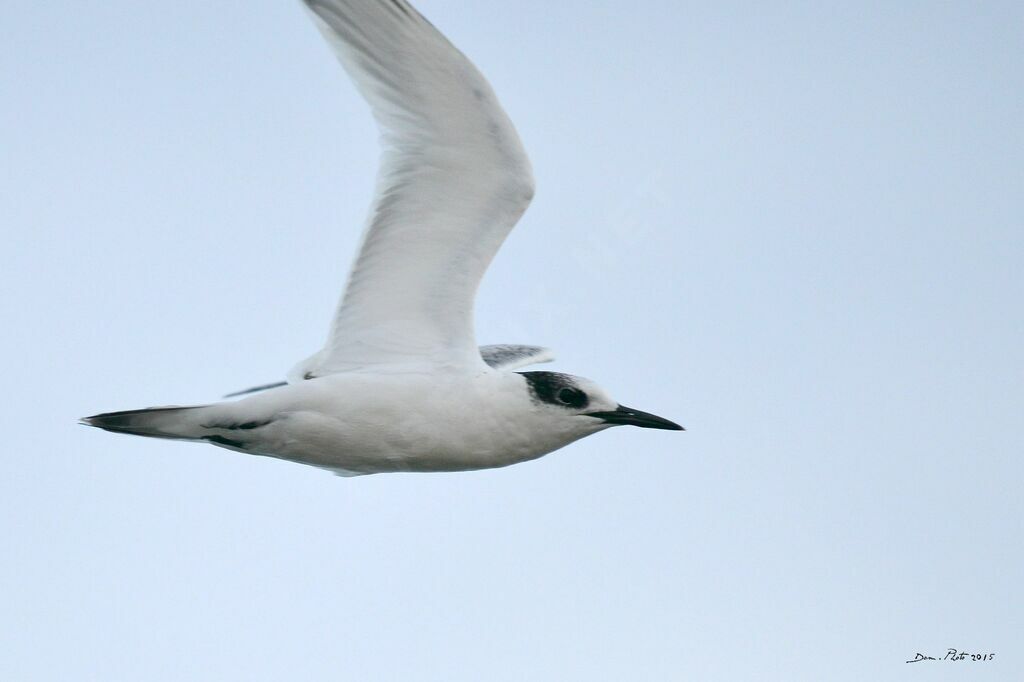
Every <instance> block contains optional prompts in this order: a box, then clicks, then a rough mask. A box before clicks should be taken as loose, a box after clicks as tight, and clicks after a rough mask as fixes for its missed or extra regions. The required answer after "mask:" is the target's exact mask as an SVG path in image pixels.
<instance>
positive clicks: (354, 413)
mask: <svg viewBox="0 0 1024 682" xmlns="http://www.w3.org/2000/svg"><path fill="white" fill-rule="evenodd" d="M305 3H306V5H307V7H308V8H309V9H310V10H311V12H312V14H313V17H314V21H315V22H316V24H317V26H318V28H319V29H320V30H321V32H322V33H323V34H324V35H325V36H326V37H327V39H328V42H329V43H330V44H331V46H332V47H333V48H334V51H335V53H336V55H337V56H338V58H339V60H340V61H341V63H342V65H343V66H344V67H345V69H346V71H348V73H349V75H350V76H351V77H352V79H353V81H354V82H355V83H356V85H357V86H358V87H359V90H360V92H361V93H362V94H363V96H364V97H365V98H366V99H367V101H368V102H369V103H370V105H371V108H372V110H373V113H374V116H375V118H376V120H377V123H378V126H379V127H380V128H381V131H382V133H383V135H382V139H383V142H384V154H383V157H382V165H381V171H380V174H379V178H378V188H377V195H376V197H375V199H374V202H373V205H372V208H371V212H370V218H369V223H368V226H367V229H366V231H365V233H364V236H363V243H362V245H361V247H360V251H359V255H358V257H357V259H356V261H355V264H354V265H353V268H352V272H351V274H350V276H349V281H348V284H347V286H346V289H345V293H344V295H343V297H342V300H341V303H340V305H339V307H338V310H337V312H336V314H335V317H334V321H333V323H332V325H331V332H330V335H329V337H328V340H327V343H326V344H325V345H324V348H323V349H321V350H320V351H318V352H317V353H315V354H313V355H312V356H311V357H309V358H307V359H306V360H305V361H303V362H301V363H299V365H297V366H296V367H295V368H294V369H293V371H292V372H291V373H290V374H289V376H288V383H281V384H273V385H269V386H264V387H260V388H259V389H252V391H250V392H254V393H253V395H249V396H248V397H245V398H243V399H241V400H237V401H233V402H222V403H217V404H214V405H204V406H197V407H170V408H150V409H145V410H130V411H125V412H111V413H106V414H100V415H95V416H93V417H87V418H86V419H85V420H84V421H85V423H87V424H90V425H92V426H97V427H100V428H103V429H106V430H108V431H115V432H121V433H131V434H135V435H142V436H150V437H156V438H172V439H180V440H192V441H204V442H208V443H212V444H214V445H218V446H220V447H224V448H228V449H231V450H236V451H239V452H245V453H249V454H255V455H264V456H269V457H276V458H280V459H286V460H290V461H294V462H300V463H303V464H310V465H314V466H318V467H322V468H326V469H330V470H333V471H335V472H336V473H339V474H342V475H360V474H371V473H382V472H392V471H460V470H469V469H483V468H492V467H501V466H507V465H509V464H515V463H517V462H522V461H526V460H530V459H535V458H537V457H540V456H541V455H544V454H546V453H548V452H551V451H552V450H556V449H558V448H560V447H562V446H564V445H567V444H569V443H571V442H573V441H575V440H577V439H579V438H582V437H584V436H587V435H590V434H592V433H596V432H597V431H601V430H603V429H605V428H608V427H609V426H612V425H615V424H634V425H637V426H645V427H651V428H662V429H679V428H681V427H679V426H677V425H676V424H673V423H672V422H669V421H667V420H665V419H661V418H660V417H655V416H654V415H650V414H647V413H644V412H639V411H637V410H632V409H630V408H625V407H622V406H621V405H619V404H618V403H616V402H615V401H614V400H612V399H611V398H610V397H609V396H608V395H607V394H606V393H605V392H604V391H603V390H602V389H600V388H599V387H598V386H596V385H595V384H594V383H593V382H591V381H589V380H586V379H582V378H579V377H573V376H570V375H566V374H558V373H554V372H515V371H512V370H515V369H517V368H519V367H523V366H526V365H529V364H533V363H536V362H546V361H548V360H550V359H551V354H550V352H549V351H547V350H546V349H543V348H539V347H535V346H515V345H506V346H485V347H483V348H479V349H478V348H477V346H476V341H475V335H474V331H473V301H474V298H475V294H476V289H477V287H478V285H479V281H480V278H481V277H482V276H483V274H484V271H485V270H486V268H487V266H488V265H489V264H490V261H491V259H492V258H493V256H494V254H495V253H496V252H497V250H498V248H499V247H500V246H501V243H502V241H504V239H505V237H506V236H507V234H508V232H509V230H511V229H512V227H513V226H514V225H515V223H516V221H518V219H519V217H520V216H521V215H522V213H523V211H525V210H526V207H527V205H528V204H529V202H530V199H531V198H532V196H533V177H532V172H531V169H530V164H529V160H528V159H527V157H526V153H525V151H524V150H523V148H522V145H521V144H520V142H519V137H518V135H517V134H516V131H515V128H514V127H513V126H512V123H511V122H510V121H509V120H508V117H507V116H506V115H505V112H504V111H503V110H502V108H501V106H500V105H499V103H498V101H497V98H496V97H495V95H494V93H493V91H492V90H491V88H490V86H489V85H488V83H487V82H486V80H484V78H483V76H481V75H480V73H479V72H478V71H477V70H476V68H475V67H474V66H473V65H472V64H471V63H470V62H469V60H468V59H466V58H465V56H463V55H462V53H460V52H459V51H458V50H456V49H455V48H454V47H452V45H451V44H450V43H449V42H448V41H447V40H446V39H445V38H444V36H442V35H441V34H440V33H439V32H438V31H437V29H435V28H434V27H433V26H432V25H431V24H430V23H429V22H428V21H426V20H425V19H424V18H423V17H422V16H420V15H419V13H418V12H416V10H415V9H413V8H412V6H411V5H409V4H408V2H406V1H405V0H305ZM243 393H245V392H243Z"/></svg>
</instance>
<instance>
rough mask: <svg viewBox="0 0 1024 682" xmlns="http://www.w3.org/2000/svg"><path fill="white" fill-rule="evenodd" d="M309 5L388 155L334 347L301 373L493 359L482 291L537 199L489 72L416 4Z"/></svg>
mask: <svg viewBox="0 0 1024 682" xmlns="http://www.w3.org/2000/svg"><path fill="white" fill-rule="evenodd" d="M305 3H306V5H307V6H308V7H309V9H310V10H311V11H312V13H313V16H314V19H315V22H316V24H317V26H318V27H319V29H320V30H321V32H322V33H323V34H324V35H325V36H326V38H327V40H328V42H329V43H330V45H331V47H332V48H333V49H334V52H335V53H336V55H337V56H338V59H339V60H340V61H341V63H342V65H343V66H344V67H345V70H346V71H347V72H348V74H349V75H350V76H351V78H352V80H353V81H354V82H355V84H356V86H357V87H358V89H359V91H360V93H361V94H362V95H363V97H364V98H365V99H366V100H367V102H368V103H369V104H370V107H371V109H372V110H373V114H374V117H375V119H376V121H377V124H378V127H379V128H380V131H381V139H382V144H383V153H382V157H381V166H380V171H379V175H378V182H377V189H376V194H375V197H374V199H373V202H372V205H371V208H370V215H369V218H368V222H367V226H366V229H365V232H364V234H363V239H362V244H361V246H360V249H359V253H358V256H357V257H356V260H355V263H354V264H353V266H352V270H351V273H350V275H349V279H348V283H347V286H346V288H345V292H344V295H343V296H342V299H341V302H340V304H339V306H338V309H337V312H336V314H335V317H334V321H333V323H332V325H331V330H330V334H329V336H328V339H327V342H326V344H325V346H324V348H323V349H322V350H321V351H319V352H318V353H316V354H315V355H314V356H312V357H311V358H309V359H308V360H306V361H305V362H304V363H301V364H300V366H299V367H298V368H297V369H296V372H295V374H298V375H301V376H314V377H315V376H323V375H325V374H330V373H333V372H338V371H346V370H353V369H359V368H363V367H368V366H380V365H402V366H422V365H430V366H434V367H437V366H446V367H453V366H455V367H457V366H467V367H471V366H474V365H476V364H479V362H480V355H479V353H477V346H476V343H475V341H474V332H473V301H474V297H475V294H476V289H477V286H478V284H479V281H480V278H481V277H482V276H483V273H484V271H485V270H486V268H487V266H488V265H489V264H490V262H491V259H492V258H493V256H494V254H495V252H496V251H497V250H498V248H499V247H500V245H501V243H502V242H503V241H504V239H505V237H506V236H507V234H508V232H509V231H510V230H511V229H512V227H513V226H514V225H515V223H516V221H517V220H518V219H519V217H520V215H522V213H523V211H524V210H525V209H526V206H527V205H528V203H529V201H530V199H531V197H532V195H533V179H532V174H531V170H530V165H529V160H528V159H527V157H526V153H525V152H524V151H523V148H522V146H521V144H520V141H519V137H518V135H517V134H516V131H515V129H514V128H513V126H512V123H511V122H510V121H509V119H508V117H507V116H506V114H505V112H504V111H503V110H502V108H501V105H500V104H499V103H498V100H497V98H496V97H495V95H494V93H493V91H492V90H491V88H490V86H489V85H488V83H487V81H486V80H484V78H483V76H481V75H480V73H479V72H478V71H477V70H476V68H475V67H474V66H473V65H472V63H470V62H469V60H468V59H466V57H465V56H463V55H462V53H461V52H459V51H458V50H457V49H455V48H454V47H453V46H452V45H451V43H449V42H448V41H447V39H445V37H444V36H442V35H441V34H440V33H439V32H438V31H437V29H435V28H434V27H433V26H432V25H431V24H430V23H429V22H428V21H427V20H426V19H424V18H423V17H422V16H420V14H419V13H418V12H417V11H416V10H415V9H413V8H412V7H411V6H410V5H409V4H408V3H407V2H405V1H404V0H305Z"/></svg>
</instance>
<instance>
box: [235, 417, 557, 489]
mask: <svg viewBox="0 0 1024 682" xmlns="http://www.w3.org/2000/svg"><path fill="white" fill-rule="evenodd" d="M261 435H262V438H261V440H262V441H263V442H262V443H260V444H259V446H258V447H255V448H254V450H255V451H258V452H259V454H263V455H267V456H271V457H277V458H280V459H286V460H290V461H293V462H300V463H303V464H310V465H313V466H317V467H321V468H325V469H330V470H332V471H334V472H335V473H338V474H340V475H342V476H359V475H364V474H375V473H385V472H400V471H410V472H412V471H417V472H431V471H469V470H474V469H490V468H495V467H504V466H508V465H510V464H516V463H519V462H525V461H527V460H531V459H536V458H537V457H540V456H542V455H545V454H547V453H549V452H551V451H552V450H556V449H558V448H560V447H562V446H564V445H567V444H568V443H570V442H572V441H573V440H575V438H574V437H573V438H566V437H564V436H561V435H560V434H551V435H549V436H548V437H544V436H539V435H538V434H537V433H536V432H531V431H525V432H524V431H522V430H521V429H518V430H517V429H513V428H511V427H509V426H505V425H502V424H499V423H487V422H486V421H483V422H478V423H476V424H472V425H466V424H462V425H459V428H451V427H448V428H445V427H440V426H438V425H437V424H428V423H424V422H421V421H411V422H407V423H402V424H394V423H392V424H382V423H375V422H372V421H368V420H367V421H361V420H341V419H337V418H333V417H328V416H325V415H323V414H318V413H313V412H298V413H292V414H290V415H288V417H287V418H285V419H281V420H279V421H277V422H275V423H273V424H271V425H269V426H267V427H266V433H265V434H261Z"/></svg>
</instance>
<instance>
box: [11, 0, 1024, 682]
mask: <svg viewBox="0 0 1024 682" xmlns="http://www.w3.org/2000/svg"><path fill="white" fill-rule="evenodd" d="M829 5H831V6H829ZM418 6H419V7H420V9H421V10H422V11H423V12H424V14H426V15H427V16H428V17H429V18H430V19H431V20H432V21H433V22H434V23H435V24H436V25H437V26H439V27H440V28H441V29H442V30H443V31H444V32H445V33H446V34H447V35H448V36H449V37H450V38H451V39H452V40H453V41H454V42H455V43H456V44H457V45H458V46H459V47H461V48H462V49H463V50H464V51H465V52H466V53H467V54H468V55H469V56H470V57H471V58H472V59H473V60H474V61H475V62H476V63H477V65H478V66H479V67H480V68H481V70H482V71H483V72H484V73H485V74H486V75H487V76H488V78H489V79H490V81H491V83H492V84H493V86H494V88H495V90H496V91H497V93H498V95H499V97H500V98H501V100H502V101H503V103H504V104H505V106H506V108H507V109H508V111H509V113H510V115H511V116H512V118H513V120H514V121H515V123H516V124H517V126H518V128H519V130H520V133H521V136H522V138H523V140H524V143H525V144H526V147H527V149H528V151H529V152H530V155H531V157H532V160H533V163H534V166H535V171H536V176H537V183H538V192H537V198H536V200H535V201H534V204H533V206H532V207H531V209H530V211H529V212H528V213H527V215H526V217H525V218H524V220H523V221H522V222H521V223H520V226H519V228H517V230H516V231H514V232H513V234H512V236H511V238H510V239H509V241H508V243H507V244H506V246H505V248H504V249H503V250H502V252H501V253H500V254H499V256H498V258H497V260H496V262H495V264H494V266H493V268H492V270H491V271H490V273H489V274H488V277H487V278H486V280H485V281H484V284H483V287H482V289H481V292H480V297H479V307H478V333H479V338H480V341H481V342H482V343H495V342H523V343H540V344H544V345H549V346H551V347H553V348H555V349H556V350H557V351H558V354H559V361H558V363H557V364H556V365H554V366H553V367H552V368H554V369H559V370H563V371H568V372H572V373H576V374H580V375H584V376H588V377H591V378H593V379H595V380H597V381H599V382H600V383H601V384H603V385H605V386H606V387H607V388H608V389H609V390H610V391H612V393H613V394H614V395H615V396H616V397H617V398H619V399H620V400H622V402H624V403H626V404H628V405H635V406H636V407H638V408H641V409H645V410H650V411H652V412H655V413H657V414H662V415H664V416H666V417H668V418H670V419H673V420H676V421H679V422H680V423H682V424H683V425H685V426H686V427H687V428H688V431H687V432H686V433H682V434H679V433H670V432H659V431H646V430H640V429H627V428H622V429H615V430H612V431H610V432H606V433H603V434H600V435H598V436H595V437H593V438H589V439H586V440H584V441H581V442H579V443H576V444H574V445H571V446H569V447H568V448H566V449H564V450H562V451H559V452H557V453H554V454H552V455H550V456H548V457H546V458H543V459H541V460H539V461H536V462H532V463H527V464H524V465H520V466H517V467H513V468H509V469H504V470H496V471H488V472H478V473H468V474H436V475H387V476H376V477H367V478H362V479H354V480H344V479H341V478H336V477H333V476H331V475H329V474H326V473H324V472H321V471H318V470H315V469H312V468H306V467H302V466H299V465H294V464H288V463H282V462H277V461H271V460H265V459H259V458H247V457H245V456H243V455H238V454H234V453H229V452H226V451H223V450H218V449H215V448H212V447H205V446H198V445H189V444H182V443H174V442H161V441H153V440H144V439H138V438H127V437H117V436H114V435H111V434H106V433H102V432H100V431H96V430H92V429H86V428H84V427H81V426H78V425H76V424H75V420H76V418H78V417H80V416H82V415H85V414H92V413H95V412H99V411H105V410H113V409H124V408H133V407H141V406H147V405H159V404H173V403H179V404H189V403H195V402H204V401H209V400H213V399H216V398H217V397H218V396H219V395H221V394H222V393H224V392H227V391H230V390H233V389H238V388H242V387H245V386H249V385H252V384H254V383H261V382H265V381H271V380H274V379H276V378H278V377H280V376H281V375H282V374H283V372H284V371H285V370H286V369H287V368H288V367H290V366H291V364H292V363H293V362H295V361H297V360H298V359H300V358H302V357H304V356H305V355H306V354H308V353H309V352H311V351H312V350H314V349H316V348H317V347H318V345H319V343H320V342H321V340H322V337H323V335H324V334H325V332H326V327H327V324H328V320H329V318H330V314H331V311H332V308H333V305H334V302H335V300H336V298H337V296H338V293H339V290H340V284H341V282H342V280H343V276H344V273H345V271H346V269H347V267H348V263H349V261H350V259H351V257H352V254H353V249H354V246H355V243H356V240H357V237H358V232H359V227H360V224H361V221H362V218H363V216H364V214H365V210H366V205H367V202H368V199H369V196H370V192H371V188H372V181H373V173H374V171H375V167H376V146H375V132H374V130H373V127H372V122H371V119H370V116H369V114H368V112H367V110H366V107H365V105H364V104H363V102H362V101H361V100H360V99H359V98H358V96H357V95H356V93H355V91H354V90H353V88H352V87H351V86H350V84H349V83H348V82H347V80H346V79H345V77H344V74H343V72H342V71H341V69H340V67H339V66H338V65H337V64H336V63H335V62H334V60H333V58H332V56H331V55H330V53H329V51H328V49H327V47H326V46H325V45H324V44H323V43H322V40H321V39H320V37H319V35H318V34H317V32H316V31H315V29H314V28H313V27H312V25H311V23H310V21H309V20H308V18H307V17H306V16H304V13H303V12H302V11H301V9H300V7H299V4H298V3H297V2H292V1H289V0H272V1H266V2H259V3H255V2H240V1H227V0H225V1H224V2H215V3H213V2H198V1H186V2H177V3H155V4H154V3H137V2H128V1H126V0H104V1H103V2H99V1H97V0H90V1H76V2H70V1H69V0H57V1H54V2H46V3H41V2H32V1H29V0H8V2H6V3H5V5H4V9H3V10H2V11H0V14H2V16H3V19H4V21H3V40H0V78H2V84H0V85H2V92H3V93H4V95H5V97H4V106H3V107H0V145H2V149H3V158H4V163H2V164H0V216H2V225H3V229H4V234H5V238H6V239H5V241H6V243H7V244H8V247H7V249H6V251H5V253H6V257H5V258H4V266H3V268H2V274H0V278H2V284H3V291H4V293H5V295H4V296H3V297H2V301H0V305H2V311H0V313H2V319H3V320H4V321H5V325H4V327H5V330H6V333H5V334H3V335H2V336H0V346H2V350H3V355H4V357H6V358H7V362H6V368H5V372H6V376H7V384H6V385H7V397H6V398H4V405H3V414H4V420H3V424H4V429H5V443H6V445H5V450H6V462H7V465H8V468H7V472H6V475H5V476H4V477H2V479H0V512H2V515H3V518H4V519H5V523H4V524H3V526H2V527H3V538H2V540H3V546H4V548H5V554H6V559H5V561H3V562H2V563H0V580H2V584H3V585H4V589H3V590H2V591H0V613H2V614H3V616H2V641H0V648H2V650H3V651H4V654H3V655H2V656H0V678H2V679H5V680H103V681H109V680H247V681H248V680H287V679H293V680H299V679H302V680H376V679H381V680H411V679H417V680H446V681H450V680H625V679H650V680H667V679H673V680H674V679H699V680H740V679H759V680H810V679H814V680H826V679H827V680H858V681H860V680H903V679H912V680H913V679H921V680H928V682H934V681H936V680H964V679H986V680H1011V679H1020V678H1021V675H1022V671H1024V647H1022V645H1021V642H1024V622H1022V615H1024V600H1022V598H1021V591H1020V578H1021V575H1024V556H1022V551H1021V536H1022V530H1024V529H1022V524H1021V518H1022V512H1024V502H1022V499H1021V498H1022V496H1021V481H1022V474H1024V465H1022V461H1021V460H1022V458H1021V455H1022V451H1024V435H1022V433H1024V431H1022V428H1021V427H1022V424H1021V422H1022V418H1021V411H1022V407H1024V315H1022V298H1024V274H1022V262H1024V259H1022V257H1024V229H1022V228H1024V200H1022V192H1021V188H1022V186H1024V183H1022V180H1024V177H1022V176H1024V153H1022V151H1024V140H1022V127H1021V121H1022V120H1024V61H1022V57H1024V49H1022V45H1024V43H1022V27H1024V10H1022V9H1021V7H1022V6H1021V5H1020V3H1016V2H1005V3H997V2H970V3H968V2H949V3H937V2H903V3H890V2H884V3H883V2H862V3H803V2H786V3H780V2H770V3H732V2H716V3H710V2H709V3H689V2H667V1H666V2H647V3H639V4H638V3H594V2H583V1H580V0H577V1H570V2H562V3H550V2H516V3H507V2H494V1H492V0H479V1H477V2H463V1H459V2H456V1H455V0H422V1H421V2H420V3H419V4H418ZM947 647H958V648H962V649H967V650H970V651H977V652H989V651H994V652H996V654H997V656H996V660H995V661H992V662H984V663H981V662H977V663H971V662H963V663H958V664H951V663H920V664H914V665H907V664H905V663H904V661H905V660H906V659H907V658H910V657H912V656H913V655H914V653H915V652H917V651H922V652H925V653H932V654H935V653H940V654H941V653H944V652H945V649H946V648H947ZM966 667H974V668H977V670H972V671H965V670H963V668H966Z"/></svg>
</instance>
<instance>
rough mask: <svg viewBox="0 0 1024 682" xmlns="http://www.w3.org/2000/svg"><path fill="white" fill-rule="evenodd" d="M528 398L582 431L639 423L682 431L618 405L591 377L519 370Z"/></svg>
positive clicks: (662, 421) (654, 417) (652, 427)
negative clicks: (569, 419)
mask: <svg viewBox="0 0 1024 682" xmlns="http://www.w3.org/2000/svg"><path fill="white" fill-rule="evenodd" d="M520 374H521V375H522V376H523V378H524V379H526V384H527V387H528V388H529V391H530V398H531V400H532V401H533V402H534V404H535V405H536V406H537V407H538V408H539V409H541V410H544V411H545V412H548V413H551V414H556V415H558V416H559V417H562V416H565V417H572V418H573V419H574V420H578V421H576V424H577V425H578V426H579V427H580V428H582V429H585V430H589V431H597V430H600V429H602V428H607V427H608V426H622V425H630V426H639V427H642V428H645V429H668V430H670V431H682V430H684V429H683V427H682V426H679V424H676V423H675V422H670V421H669V420H667V419H663V418H661V417H658V416H656V415H653V414H650V413H648V412H641V411H640V410H635V409H633V408H632V407H626V406H624V405H620V404H619V403H618V402H617V401H615V400H612V398H611V396H609V395H608V393H607V392H606V391H605V390H604V389H603V388H601V387H600V386H598V385H597V384H595V383H594V382H593V381H591V380H590V379H584V378H583V377H577V376H573V375H571V374H562V373H560V372H520Z"/></svg>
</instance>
